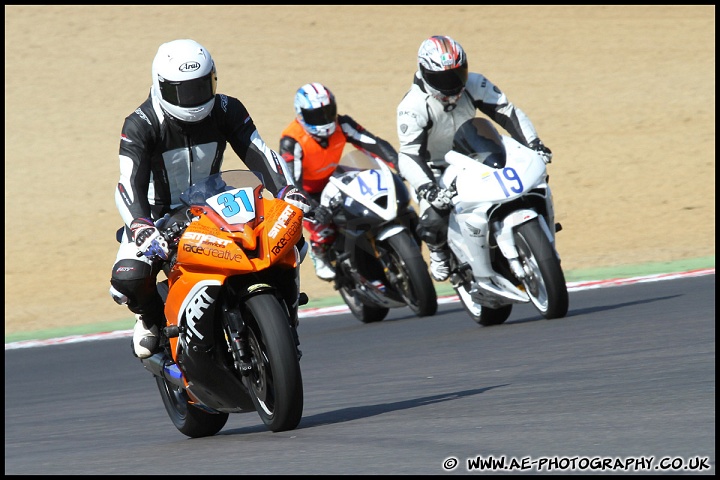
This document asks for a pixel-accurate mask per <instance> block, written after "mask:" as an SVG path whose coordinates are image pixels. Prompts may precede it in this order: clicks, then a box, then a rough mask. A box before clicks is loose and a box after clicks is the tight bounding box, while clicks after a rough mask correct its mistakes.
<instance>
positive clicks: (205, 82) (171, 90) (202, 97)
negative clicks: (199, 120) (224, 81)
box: [160, 72, 215, 107]
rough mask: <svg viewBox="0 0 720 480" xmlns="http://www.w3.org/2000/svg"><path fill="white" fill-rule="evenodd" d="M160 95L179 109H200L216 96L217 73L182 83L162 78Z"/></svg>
mask: <svg viewBox="0 0 720 480" xmlns="http://www.w3.org/2000/svg"><path fill="white" fill-rule="evenodd" d="M160 93H161V95H162V98H163V100H165V101H166V102H168V103H171V104H173V105H176V106H178V107H199V106H200V105H202V104H204V103H207V102H209V101H210V100H211V99H212V98H213V97H214V96H215V73H214V72H210V73H208V74H207V75H205V76H204V77H200V78H196V79H194V80H185V81H182V82H173V81H171V80H163V79H162V78H160Z"/></svg>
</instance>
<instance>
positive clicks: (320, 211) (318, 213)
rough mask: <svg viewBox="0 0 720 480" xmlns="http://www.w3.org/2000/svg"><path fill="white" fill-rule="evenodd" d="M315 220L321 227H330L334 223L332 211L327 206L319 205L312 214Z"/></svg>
mask: <svg viewBox="0 0 720 480" xmlns="http://www.w3.org/2000/svg"><path fill="white" fill-rule="evenodd" d="M312 216H313V218H314V219H315V221H316V222H317V223H319V224H320V225H329V224H330V223H332V217H333V214H332V210H330V209H329V208H328V207H326V206H325V205H318V206H317V208H315V210H313V213H312Z"/></svg>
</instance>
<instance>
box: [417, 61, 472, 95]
mask: <svg viewBox="0 0 720 480" xmlns="http://www.w3.org/2000/svg"><path fill="white" fill-rule="evenodd" d="M424 73H425V81H426V82H427V83H428V84H429V85H430V86H431V87H433V88H434V89H435V90H438V91H439V92H441V93H444V94H445V95H457V94H458V93H460V92H461V91H462V89H463V87H464V86H465V83H467V79H468V66H467V63H466V64H464V65H461V66H459V67H457V68H453V69H452V70H443V71H442V72H433V71H430V70H425V71H424Z"/></svg>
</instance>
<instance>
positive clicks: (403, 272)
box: [386, 252, 419, 309]
mask: <svg viewBox="0 0 720 480" xmlns="http://www.w3.org/2000/svg"><path fill="white" fill-rule="evenodd" d="M389 255H390V262H389V264H388V265H387V269H388V272H387V273H386V275H387V276H388V280H390V283H391V284H392V285H397V289H398V291H399V292H400V296H401V297H402V298H403V300H404V301H405V303H406V304H407V305H408V306H409V307H410V308H412V309H417V308H418V307H419V302H418V300H417V296H416V295H415V290H414V289H413V285H412V282H411V281H410V276H409V275H408V272H407V269H406V267H405V262H404V261H403V259H402V258H401V257H400V256H399V255H397V254H396V253H394V252H391V253H389Z"/></svg>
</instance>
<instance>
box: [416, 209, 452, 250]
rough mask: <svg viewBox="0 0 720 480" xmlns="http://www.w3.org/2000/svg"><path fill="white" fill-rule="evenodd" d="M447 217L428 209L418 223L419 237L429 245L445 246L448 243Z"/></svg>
mask: <svg viewBox="0 0 720 480" xmlns="http://www.w3.org/2000/svg"><path fill="white" fill-rule="evenodd" d="M447 216H448V215H447V214H445V215H443V214H442V213H440V212H438V211H437V210H435V209H434V208H428V209H427V210H426V211H425V212H424V213H423V214H422V216H421V217H420V221H419V222H418V226H417V234H418V237H420V239H421V240H422V241H423V242H425V243H427V244H428V245H442V244H444V243H445V242H446V241H447Z"/></svg>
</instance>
